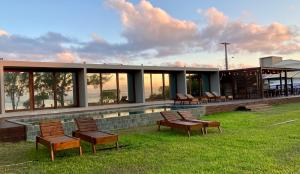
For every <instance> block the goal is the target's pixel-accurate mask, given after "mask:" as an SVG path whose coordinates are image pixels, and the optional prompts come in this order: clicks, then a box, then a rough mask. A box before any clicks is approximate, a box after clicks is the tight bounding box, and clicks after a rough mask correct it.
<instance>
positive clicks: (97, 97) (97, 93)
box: [87, 73, 101, 106]
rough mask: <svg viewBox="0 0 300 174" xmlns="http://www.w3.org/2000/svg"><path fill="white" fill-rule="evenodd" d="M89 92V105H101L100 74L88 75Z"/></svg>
mask: <svg viewBox="0 0 300 174" xmlns="http://www.w3.org/2000/svg"><path fill="white" fill-rule="evenodd" d="M87 91H88V103H89V105H90V106H91V105H99V104H101V88H100V74H99V73H88V74H87Z"/></svg>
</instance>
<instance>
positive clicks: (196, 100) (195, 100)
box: [185, 94, 200, 104]
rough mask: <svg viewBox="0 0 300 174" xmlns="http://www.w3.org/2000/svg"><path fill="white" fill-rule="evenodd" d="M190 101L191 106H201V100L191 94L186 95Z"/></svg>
mask: <svg viewBox="0 0 300 174" xmlns="http://www.w3.org/2000/svg"><path fill="white" fill-rule="evenodd" d="M185 96H186V97H187V99H188V101H189V103H190V104H193V103H194V104H199V103H200V102H199V99H198V98H195V97H194V96H192V95H191V94H186V95H185Z"/></svg>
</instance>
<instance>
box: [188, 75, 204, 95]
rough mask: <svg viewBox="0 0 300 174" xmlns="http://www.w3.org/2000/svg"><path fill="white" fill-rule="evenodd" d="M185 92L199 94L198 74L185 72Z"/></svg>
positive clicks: (199, 77) (199, 81)
mask: <svg viewBox="0 0 300 174" xmlns="http://www.w3.org/2000/svg"><path fill="white" fill-rule="evenodd" d="M186 83H187V93H188V94H191V95H193V96H201V95H202V93H203V91H202V80H201V75H200V74H186Z"/></svg>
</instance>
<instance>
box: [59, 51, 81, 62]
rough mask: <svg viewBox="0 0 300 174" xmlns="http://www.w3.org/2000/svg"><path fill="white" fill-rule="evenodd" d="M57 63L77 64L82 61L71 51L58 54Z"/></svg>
mask: <svg viewBox="0 0 300 174" xmlns="http://www.w3.org/2000/svg"><path fill="white" fill-rule="evenodd" d="M56 56H57V59H56V61H57V62H64V63H75V62H80V61H81V59H80V58H79V56H78V55H77V54H76V53H72V52H69V51H65V52H61V53H57V54H56Z"/></svg>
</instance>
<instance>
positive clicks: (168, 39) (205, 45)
mask: <svg viewBox="0 0 300 174" xmlns="http://www.w3.org/2000/svg"><path fill="white" fill-rule="evenodd" d="M105 2H106V4H107V5H108V6H110V7H111V8H112V9H114V10H115V11H117V12H118V13H119V15H120V20H121V24H122V33H120V35H121V36H122V37H123V38H124V41H123V42H120V43H112V42H109V41H107V40H105V39H103V38H102V37H101V36H99V35H97V34H95V33H94V34H92V37H91V40H89V41H85V42H81V41H78V40H77V39H74V38H70V37H66V36H64V35H62V34H59V33H54V32H48V33H46V34H44V35H42V36H40V37H35V38H30V37H26V36H20V35H15V34H9V33H8V32H6V31H4V30H1V29H0V56H1V57H8V58H11V59H27V60H42V61H67V62H77V61H82V60H85V61H87V62H102V63H105V62H122V63H123V62H128V61H130V60H136V59H148V58H157V57H158V58H160V59H162V60H161V61H160V62H163V59H164V58H165V57H168V56H174V55H181V54H186V53H195V52H200V51H203V52H215V51H223V47H222V46H221V45H220V44H219V43H220V42H224V41H227V42H231V43H232V44H231V45H230V52H235V53H243V52H246V53H263V54H290V53H296V52H299V51H300V44H299V33H298V31H299V29H298V28H297V27H291V26H286V25H284V24H281V23H277V22H273V23H271V24H269V25H260V24H257V23H247V22H243V21H242V18H240V19H238V20H233V19H231V18H230V17H228V16H226V15H225V14H224V13H223V12H221V11H219V10H218V9H216V8H214V7H212V8H208V9H201V10H198V12H199V14H200V15H199V18H203V19H205V20H204V21H205V22H202V23H200V24H197V23H196V22H194V21H188V20H181V19H177V18H175V17H173V16H171V15H169V14H168V13H167V12H166V11H164V10H163V9H161V8H158V7H155V6H153V5H152V4H151V3H150V1H146V0H141V1H140V2H139V3H137V4H133V3H131V2H129V1H126V0H106V1H105ZM176 64H178V65H180V62H175V65H176ZM176 66H177V65H176ZM189 66H200V65H197V64H194V65H191V64H189ZM207 66H209V65H207Z"/></svg>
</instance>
